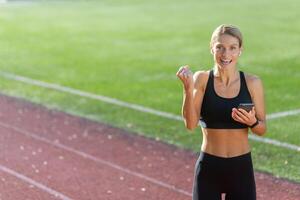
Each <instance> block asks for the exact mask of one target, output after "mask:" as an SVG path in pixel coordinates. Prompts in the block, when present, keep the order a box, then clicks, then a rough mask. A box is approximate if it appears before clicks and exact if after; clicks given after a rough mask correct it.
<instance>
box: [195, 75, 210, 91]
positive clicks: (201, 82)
mask: <svg viewBox="0 0 300 200" xmlns="http://www.w3.org/2000/svg"><path fill="white" fill-rule="evenodd" d="M208 77H209V71H196V72H195V73H194V76H193V78H194V83H195V87H196V88H205V86H206V83H207V80H208Z"/></svg>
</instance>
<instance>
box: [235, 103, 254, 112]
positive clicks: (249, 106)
mask: <svg viewBox="0 0 300 200" xmlns="http://www.w3.org/2000/svg"><path fill="white" fill-rule="evenodd" d="M253 107H254V104H253V103H240V104H239V106H238V108H242V109H244V110H246V111H247V112H250V110H252V108H253Z"/></svg>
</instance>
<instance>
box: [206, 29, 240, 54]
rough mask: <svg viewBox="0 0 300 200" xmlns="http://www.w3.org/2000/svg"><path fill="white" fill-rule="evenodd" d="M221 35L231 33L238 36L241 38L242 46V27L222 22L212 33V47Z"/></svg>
mask: <svg viewBox="0 0 300 200" xmlns="http://www.w3.org/2000/svg"><path fill="white" fill-rule="evenodd" d="M221 35H231V36H233V37H235V38H237V39H238V40H239V47H242V45H243V36H242V33H241V31H240V29H239V28H238V27H236V26H234V25H231V24H222V25H220V26H218V27H217V28H216V29H215V30H214V32H213V33H212V36H211V40H210V48H212V47H213V45H214V43H215V42H216V40H217V39H218V38H219V37H220V36H221Z"/></svg>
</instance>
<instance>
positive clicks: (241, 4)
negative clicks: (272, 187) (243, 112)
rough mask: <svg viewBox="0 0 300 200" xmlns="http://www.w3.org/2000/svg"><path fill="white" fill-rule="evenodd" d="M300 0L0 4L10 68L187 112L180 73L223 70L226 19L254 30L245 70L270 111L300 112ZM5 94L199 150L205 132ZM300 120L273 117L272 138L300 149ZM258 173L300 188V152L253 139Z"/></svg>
mask: <svg viewBox="0 0 300 200" xmlns="http://www.w3.org/2000/svg"><path fill="white" fill-rule="evenodd" d="M298 6H299V2H298V1H296V0H286V1H285V3H284V5H283V4H281V1H279V0H274V1H271V0H263V1H258V0H252V1H246V0H239V1H237V0H229V1H222V0H217V1H210V0H203V1H201V2H199V1H197V0H188V1H179V0H159V1H158V0H154V1H146V0H139V1H137V0H129V1H126V3H125V2H123V1H121V0H103V1H101V2H97V1H77V2H68V1H65V2H62V1H57V2H53V1H49V2H47V1H46V2H45V1H43V2H38V1H33V2H14V3H7V4H2V5H1V4H0V47H1V48H0V57H1V59H0V70H1V71H6V72H11V73H15V74H18V75H22V76H26V77H30V78H33V79H37V80H43V81H46V82H51V83H57V84H61V85H64V86H67V87H71V88H75V89H79V90H83V91H87V92H91V93H94V94H99V95H106V96H109V97H113V98H116V99H120V100H122V101H126V102H129V103H134V104H139V105H143V106H146V107H150V108H154V109H157V110H161V111H165V112H169V113H173V114H177V115H180V112H181V103H182V86H181V83H180V82H179V81H178V80H177V78H176V76H175V73H176V71H177V70H178V68H179V66H181V65H183V64H189V65H190V66H191V68H192V70H193V71H196V70H200V69H204V70H208V69H210V68H211V66H212V65H213V62H212V57H211V55H210V52H209V40H210V35H211V33H212V31H213V30H214V28H216V27H217V26H218V25H220V24H222V23H232V24H235V25H238V26H239V27H240V28H241V30H242V32H243V34H244V42H245V46H244V52H243V55H242V56H241V58H240V62H239V67H240V69H241V70H243V71H246V72H248V73H254V74H257V75H259V76H260V77H261V78H262V80H263V82H264V86H265V93H266V106H267V113H268V114H271V113H275V112H280V111H286V110H293V109H299V108H300V101H299V99H300V92H299V86H300V70H299V65H300V60H299V59H297V58H298V57H299V56H298V55H299V45H297V44H298V42H299V32H300V26H299V20H298V19H299V17H300V13H299V12H298V9H297V7H298ZM0 91H1V92H2V93H5V94H9V95H13V96H18V97H22V98H25V99H28V100H30V101H33V102H37V103H41V104H44V105H46V106H48V107H50V108H56V109H59V110H63V111H66V112H69V113H73V114H76V115H79V116H84V117H88V118H91V119H94V120H97V121H101V122H105V123H108V124H111V125H113V126H116V127H121V128H124V129H127V130H130V131H132V132H134V133H136V134H141V135H145V136H147V137H151V138H155V139H157V140H163V141H165V142H168V143H171V144H175V145H177V146H180V147H182V148H187V149H192V150H194V151H199V149H200V144H201V137H202V136H201V132H200V128H198V129H197V130H196V131H195V133H194V134H191V133H189V132H188V131H186V130H185V128H184V125H183V123H181V122H178V121H174V120H170V119H165V118H162V117H158V116H154V115H150V114H146V113H142V112H138V111H134V110H131V109H127V108H123V107H119V106H115V105H110V104H107V103H103V102H99V101H95V100H90V99H87V98H81V97H78V96H74V95H70V94H66V93H60V92H57V91H51V90H49V89H43V88H40V87H36V86H30V85H26V84H23V83H19V82H15V81H12V80H7V79H4V78H0ZM299 122H300V116H299V115H297V116H289V117H284V118H280V119H275V120H271V121H269V123H268V128H269V129H268V133H267V134H266V136H265V137H268V138H272V139H276V140H279V141H282V142H287V143H290V144H294V145H298V146H299V145H300V135H299V130H300V125H299V124H300V123H299ZM251 144H252V153H253V159H254V165H255V168H256V170H259V171H265V172H269V173H272V174H274V175H275V176H278V177H283V178H288V179H290V180H293V181H297V182H300V168H299V166H300V152H297V151H293V150H288V149H284V148H281V147H275V146H272V145H266V144H263V143H259V142H254V141H251Z"/></svg>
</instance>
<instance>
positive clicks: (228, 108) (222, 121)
mask: <svg viewBox="0 0 300 200" xmlns="http://www.w3.org/2000/svg"><path fill="white" fill-rule="evenodd" d="M240 83H241V84H240V91H239V94H238V95H237V96H236V97H233V98H224V97H221V96H219V95H218V94H217V93H216V91H215V88H214V74H213V70H211V71H210V72H209V78H208V82H207V85H206V89H205V93H204V97H203V101H202V107H201V118H200V124H201V126H202V127H203V128H214V129H240V128H247V127H248V126H247V125H245V124H242V123H239V122H237V121H235V120H234V119H233V118H232V117H231V112H232V108H237V107H238V105H239V104H240V103H252V99H251V95H250V93H249V90H248V87H247V83H246V80H245V75H244V73H243V72H241V71H240Z"/></svg>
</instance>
